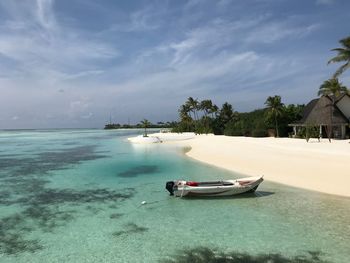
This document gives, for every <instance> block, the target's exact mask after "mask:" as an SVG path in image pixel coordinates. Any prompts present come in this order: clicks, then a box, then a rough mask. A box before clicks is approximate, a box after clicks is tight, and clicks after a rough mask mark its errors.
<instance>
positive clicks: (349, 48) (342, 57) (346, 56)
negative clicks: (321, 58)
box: [328, 36, 350, 78]
mask: <svg viewBox="0 0 350 263" xmlns="http://www.w3.org/2000/svg"><path fill="white" fill-rule="evenodd" d="M339 43H340V44H341V45H342V47H341V48H334V49H332V51H337V52H338V55H337V56H335V57H334V58H332V59H330V60H329V61H328V64H330V63H338V62H345V64H344V65H341V66H340V67H339V68H338V69H337V71H336V72H335V73H334V75H333V78H337V77H338V76H340V75H341V74H342V73H343V72H344V71H345V70H347V69H348V68H350V36H349V37H346V38H344V39H341V40H340V41H339Z"/></svg>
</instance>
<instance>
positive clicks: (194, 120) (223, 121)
mask: <svg viewBox="0 0 350 263" xmlns="http://www.w3.org/2000/svg"><path fill="white" fill-rule="evenodd" d="M339 42H340V44H341V47H340V48H335V49H332V51H336V52H337V53H338V54H337V55H336V56H335V57H333V58H332V59H330V60H329V61H328V64H331V63H338V62H345V64H343V65H341V66H340V67H339V68H338V69H337V70H336V72H335V73H334V74H333V76H332V77H331V78H330V79H328V80H326V81H324V82H323V84H322V85H321V86H320V88H319V91H318V96H329V98H330V99H331V100H332V105H331V106H333V107H334V105H335V103H336V100H337V98H338V97H339V96H341V95H343V94H344V93H348V94H349V90H348V89H347V88H346V87H345V86H344V85H343V84H342V83H341V82H340V81H339V79H338V78H339V76H340V75H341V74H343V72H344V71H345V70H347V69H349V68H350V37H346V38H344V39H341V40H340V41H339ZM265 105H266V107H265V108H264V109H257V110H254V111H251V112H245V113H239V112H237V111H234V109H233V107H232V105H231V104H229V103H228V102H225V103H224V104H223V105H222V106H221V108H219V107H218V106H217V105H215V104H213V102H212V100H210V99H205V100H202V101H199V100H198V99H194V98H193V97H189V98H188V99H187V101H186V102H185V103H184V104H183V105H181V106H180V108H179V110H178V111H179V118H180V121H179V122H178V123H177V125H176V126H175V128H174V129H173V131H174V132H195V133H198V134H202V133H206V134H207V133H214V134H218V135H219V134H224V135H229V136H252V137H264V136H267V135H275V136H277V137H279V136H282V137H285V136H288V135H290V134H291V132H292V130H291V129H292V128H291V127H289V126H288V124H290V123H293V122H295V121H298V120H300V119H301V118H302V112H303V109H304V105H299V104H297V105H295V104H289V105H285V104H284V103H282V101H281V96H278V95H275V96H269V97H268V98H267V99H266V101H265ZM332 109H333V108H331V107H330V110H331V111H332V114H331V115H330V116H331V119H330V120H329V122H330V123H329V127H328V130H329V131H328V137H329V138H331V136H332V123H333V122H332V116H333V110H332ZM269 133H270V134H269Z"/></svg>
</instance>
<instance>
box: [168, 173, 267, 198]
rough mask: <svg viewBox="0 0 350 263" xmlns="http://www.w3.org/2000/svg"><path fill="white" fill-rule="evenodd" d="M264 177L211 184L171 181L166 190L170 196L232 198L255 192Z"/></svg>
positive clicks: (212, 182)
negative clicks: (232, 196)
mask: <svg viewBox="0 0 350 263" xmlns="http://www.w3.org/2000/svg"><path fill="white" fill-rule="evenodd" d="M263 180H264V179H263V176H257V177H247V178H241V179H236V180H222V181H210V182H193V181H183V180H179V181H169V182H167V183H166V186H165V188H166V189H167V190H168V191H169V193H170V195H175V196H179V197H183V196H186V197H187V196H230V195H237V194H243V193H248V192H254V191H255V190H256V189H257V188H258V186H259V184H261V182H262V181H263Z"/></svg>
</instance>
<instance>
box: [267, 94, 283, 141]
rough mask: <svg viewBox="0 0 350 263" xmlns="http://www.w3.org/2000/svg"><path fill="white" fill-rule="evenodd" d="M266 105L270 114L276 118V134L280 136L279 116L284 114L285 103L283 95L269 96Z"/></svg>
mask: <svg viewBox="0 0 350 263" xmlns="http://www.w3.org/2000/svg"><path fill="white" fill-rule="evenodd" d="M265 105H266V106H267V110H268V114H269V115H270V116H271V117H272V118H273V119H274V120H275V129H276V135H277V137H279V132H278V118H279V117H280V116H282V113H283V103H282V102H281V96H277V95H276V96H274V97H271V96H269V97H268V98H267V99H266V101H265Z"/></svg>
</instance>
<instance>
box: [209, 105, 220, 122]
mask: <svg viewBox="0 0 350 263" xmlns="http://www.w3.org/2000/svg"><path fill="white" fill-rule="evenodd" d="M218 111H219V107H218V106H216V105H215V104H213V106H212V107H211V109H210V113H211V117H212V118H213V119H214V115H216V114H217V112H218Z"/></svg>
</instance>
